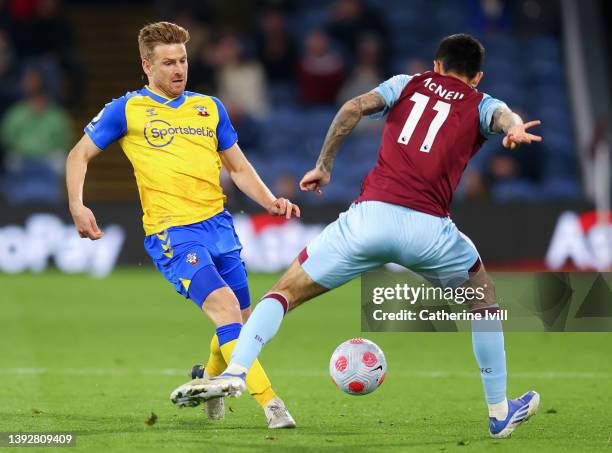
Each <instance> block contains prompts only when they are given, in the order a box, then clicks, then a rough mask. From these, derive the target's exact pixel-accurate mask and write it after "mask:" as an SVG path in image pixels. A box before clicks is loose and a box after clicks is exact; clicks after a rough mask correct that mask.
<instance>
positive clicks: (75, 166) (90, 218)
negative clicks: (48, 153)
mask: <svg viewBox="0 0 612 453" xmlns="http://www.w3.org/2000/svg"><path fill="white" fill-rule="evenodd" d="M98 154H100V149H99V148H98V147H97V146H96V145H95V144H94V142H93V141H92V139H91V138H90V137H89V135H87V134H84V135H83V138H81V140H79V142H78V143H77V144H76V145H75V146H74V148H72V150H71V151H70V153H69V154H68V158H67V159H66V186H67V189H68V203H69V207H70V214H72V219H73V220H74V225H75V226H76V229H77V231H78V232H79V235H80V236H81V237H82V238H89V239H91V240H92V241H95V240H97V239H100V238H101V237H102V236H103V235H104V233H103V232H102V230H100V228H98V224H97V223H96V218H95V217H94V215H93V212H92V211H91V209H89V208H88V207H86V206H85V205H84V204H83V185H84V184H85V173H87V164H88V163H89V161H90V160H91V159H93V158H94V157H96V156H97V155H98Z"/></svg>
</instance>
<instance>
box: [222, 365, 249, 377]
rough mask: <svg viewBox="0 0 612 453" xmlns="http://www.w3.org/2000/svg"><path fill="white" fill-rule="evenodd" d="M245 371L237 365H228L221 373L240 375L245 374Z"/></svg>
mask: <svg viewBox="0 0 612 453" xmlns="http://www.w3.org/2000/svg"><path fill="white" fill-rule="evenodd" d="M247 371H248V370H247V369H246V368H245V367H243V366H242V365H238V364H237V363H230V364H229V365H228V366H227V368H226V369H225V371H224V372H223V373H224V374H225V373H227V374H235V375H241V374H246V372H247Z"/></svg>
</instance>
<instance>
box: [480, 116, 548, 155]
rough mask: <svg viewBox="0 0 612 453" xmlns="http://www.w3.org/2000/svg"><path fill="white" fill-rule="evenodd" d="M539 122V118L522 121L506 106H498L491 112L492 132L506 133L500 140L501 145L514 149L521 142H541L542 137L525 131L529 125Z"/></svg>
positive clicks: (537, 124) (535, 124) (538, 123)
mask: <svg viewBox="0 0 612 453" xmlns="http://www.w3.org/2000/svg"><path fill="white" fill-rule="evenodd" d="M540 124H541V122H540V121H539V120H535V121H529V122H527V123H523V120H522V119H521V117H520V116H518V115H517V114H516V113H514V112H513V111H512V110H510V109H509V108H506V107H500V108H498V109H497V110H495V113H493V124H492V127H491V129H492V130H493V132H497V133H500V134H501V133H504V134H506V136H505V137H504V139H503V140H502V144H503V146H504V147H506V148H510V149H514V148H516V147H517V146H519V145H521V144H523V143H526V144H529V143H531V142H541V141H542V137H540V136H539V135H534V134H530V133H528V132H527V129H529V128H530V127H533V126H539V125H540Z"/></svg>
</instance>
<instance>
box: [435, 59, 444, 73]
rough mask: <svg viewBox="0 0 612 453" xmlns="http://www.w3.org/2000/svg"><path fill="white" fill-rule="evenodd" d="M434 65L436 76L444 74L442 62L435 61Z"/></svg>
mask: <svg viewBox="0 0 612 453" xmlns="http://www.w3.org/2000/svg"><path fill="white" fill-rule="evenodd" d="M433 64H434V72H435V73H436V74H442V63H440V60H434V62H433Z"/></svg>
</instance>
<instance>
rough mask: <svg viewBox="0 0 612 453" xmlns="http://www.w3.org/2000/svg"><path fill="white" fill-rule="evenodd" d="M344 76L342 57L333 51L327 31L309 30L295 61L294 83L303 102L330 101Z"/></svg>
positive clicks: (321, 102) (332, 100)
mask: <svg viewBox="0 0 612 453" xmlns="http://www.w3.org/2000/svg"><path fill="white" fill-rule="evenodd" d="M343 80H344V63H343V61H342V57H341V56H340V55H339V54H338V53H336V52H334V51H333V50H332V49H331V47H330V45H329V39H328V37H327V34H326V33H325V32H324V31H322V30H313V31H311V32H310V33H309V34H308V36H307V37H306V42H305V44H304V55H303V56H302V57H301V59H300V61H299V63H298V70H297V83H298V91H299V94H300V98H301V100H302V102H303V103H304V104H307V105H314V104H331V103H333V102H334V101H335V100H336V97H337V95H338V92H339V91H340V88H341V86H342V82H343Z"/></svg>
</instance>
